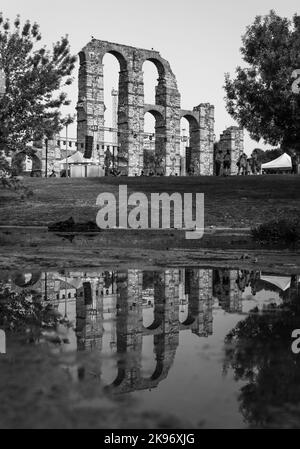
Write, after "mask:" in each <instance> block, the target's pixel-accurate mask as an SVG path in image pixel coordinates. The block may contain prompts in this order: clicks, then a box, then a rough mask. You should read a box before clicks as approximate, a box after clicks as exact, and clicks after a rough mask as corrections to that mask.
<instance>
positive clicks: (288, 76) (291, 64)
mask: <svg viewBox="0 0 300 449" xmlns="http://www.w3.org/2000/svg"><path fill="white" fill-rule="evenodd" d="M242 43H243V46H242V48H241V53H242V56H243V60H244V61H245V63H246V64H247V67H246V68H241V67H237V69H236V75H235V78H234V79H231V78H230V75H229V74H226V75H225V86H224V88H225V91H226V98H225V100H226V108H227V111H228V112H229V114H230V115H231V116H232V117H233V118H234V119H235V120H236V121H237V122H238V123H239V125H240V126H241V127H243V128H246V129H247V131H248V132H249V134H250V136H251V138H252V139H254V140H256V141H259V140H260V139H263V140H264V141H265V143H268V144H270V145H272V146H276V145H278V144H280V146H281V148H282V149H283V151H289V150H291V149H296V150H297V151H298V152H300V94H299V93H295V92H293V90H294V89H293V90H292V85H293V83H294V82H295V81H297V80H294V79H293V78H292V74H293V72H294V71H295V70H297V69H299V68H300V16H299V15H294V17H293V20H292V21H290V20H288V19H287V18H284V17H280V16H278V15H276V13H275V12H274V11H271V12H270V13H269V14H268V15H267V16H257V17H256V18H255V20H254V23H253V24H252V25H250V26H249V27H248V28H247V31H246V33H245V34H244V36H243V37H242Z"/></svg>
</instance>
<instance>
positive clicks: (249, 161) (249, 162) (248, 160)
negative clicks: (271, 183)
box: [246, 157, 252, 175]
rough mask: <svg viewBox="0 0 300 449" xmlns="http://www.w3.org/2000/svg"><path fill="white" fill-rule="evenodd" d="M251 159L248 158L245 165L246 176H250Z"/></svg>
mask: <svg viewBox="0 0 300 449" xmlns="http://www.w3.org/2000/svg"><path fill="white" fill-rule="evenodd" d="M251 165H252V164H251V158H250V157H249V158H248V159H247V165H246V175H251Z"/></svg>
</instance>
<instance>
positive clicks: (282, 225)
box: [251, 216, 300, 244]
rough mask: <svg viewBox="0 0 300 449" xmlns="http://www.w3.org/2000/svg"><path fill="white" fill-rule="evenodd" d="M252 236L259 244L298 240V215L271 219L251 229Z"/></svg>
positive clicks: (299, 232)
mask: <svg viewBox="0 0 300 449" xmlns="http://www.w3.org/2000/svg"><path fill="white" fill-rule="evenodd" d="M251 235H252V238H253V239H254V240H255V241H258V242H260V243H261V244H267V243H285V244H293V243H296V242H298V241H300V216H296V217H291V218H281V219H277V220H271V221H268V222H266V223H262V224H261V225H259V226H257V227H255V228H252V229H251Z"/></svg>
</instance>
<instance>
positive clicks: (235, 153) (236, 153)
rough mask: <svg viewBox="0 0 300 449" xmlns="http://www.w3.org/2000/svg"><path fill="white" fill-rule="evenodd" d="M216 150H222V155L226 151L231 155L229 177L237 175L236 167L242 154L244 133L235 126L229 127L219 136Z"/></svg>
mask: <svg viewBox="0 0 300 449" xmlns="http://www.w3.org/2000/svg"><path fill="white" fill-rule="evenodd" d="M218 150H222V152H223V155H225V154H226V152H227V150H229V151H230V153H231V170H230V174H231V175H236V174H237V173H238V167H237V165H236V163H237V161H238V159H239V157H240V155H241V154H242V153H243V152H244V132H243V130H242V129H241V128H239V127H237V126H230V127H229V128H227V129H225V131H223V133H222V134H221V135H220V142H219V144H218Z"/></svg>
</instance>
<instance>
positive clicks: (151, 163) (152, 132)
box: [143, 109, 166, 176]
mask: <svg viewBox="0 0 300 449" xmlns="http://www.w3.org/2000/svg"><path fill="white" fill-rule="evenodd" d="M164 129H165V126H164V117H163V115H162V113H161V112H159V111H157V110H155V109H149V110H148V111H147V112H146V113H145V116H144V140H143V153H144V169H143V170H144V174H145V175H147V176H153V175H157V176H159V175H161V174H164V160H165V157H166V150H165V135H164Z"/></svg>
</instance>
